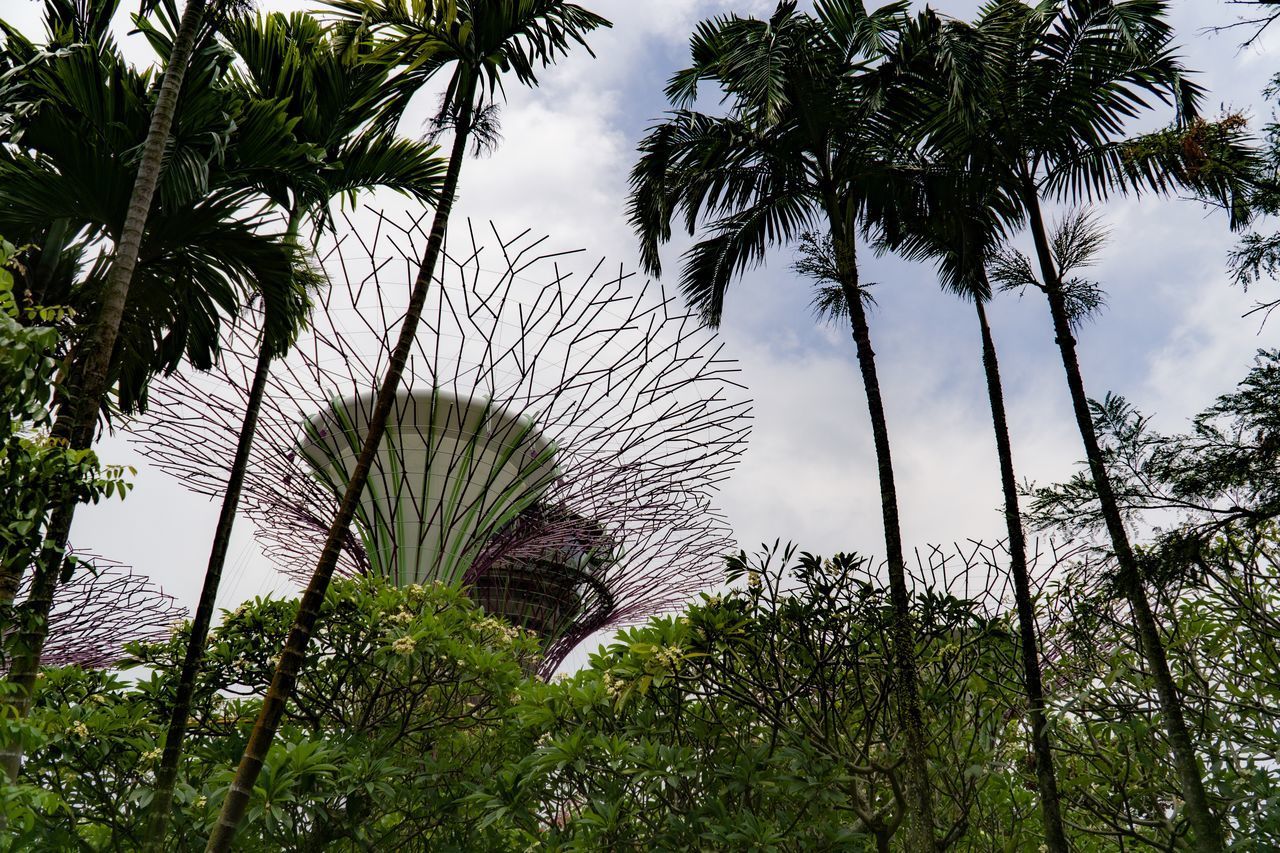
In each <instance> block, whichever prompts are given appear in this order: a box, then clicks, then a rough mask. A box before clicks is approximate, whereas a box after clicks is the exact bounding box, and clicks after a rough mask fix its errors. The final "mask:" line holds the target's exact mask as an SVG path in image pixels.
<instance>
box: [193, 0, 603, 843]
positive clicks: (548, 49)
mask: <svg viewBox="0 0 1280 853" xmlns="http://www.w3.org/2000/svg"><path fill="white" fill-rule="evenodd" d="M329 5H330V6H332V7H333V8H334V9H336V10H337V11H338V12H339V14H340V15H341V16H343V17H344V18H345V19H346V20H348V21H349V22H350V23H351V24H352V30H353V31H354V32H360V31H369V32H372V33H375V34H380V33H387V34H389V36H390V37H389V40H388V42H387V43H386V45H385V47H384V48H383V50H382V51H381V52H382V55H383V56H385V57H387V58H388V59H389V60H390V61H395V62H398V63H403V64H404V66H405V68H404V70H403V72H402V76H403V82H404V84H405V91H412V90H414V89H416V88H417V87H419V86H421V85H422V84H423V83H425V82H426V81H428V80H430V79H432V78H433V77H434V76H435V75H436V74H437V73H439V72H441V71H443V70H445V69H447V68H452V74H451V75H450V78H449V82H448V84H447V88H446V91H445V96H444V99H443V101H442V104H441V109H440V113H439V114H438V116H437V124H438V126H440V127H445V126H448V127H450V128H451V129H452V130H453V142H452V146H451V148H450V153H449V161H448V167H447V170H446V172H445V176H444V182H443V184H442V185H441V189H440V201H439V204H438V205H437V206H436V213H435V217H434V220H433V222H432V225H431V231H430V233H429V235H428V238H427V245H426V247H425V249H424V251H423V257H422V263H421V264H420V265H419V267H418V273H417V276H416V278H415V280H414V284H413V289H412V292H411V294H410V298H409V306H408V309H407V310H406V312H405V317H404V321H403V323H402V324H401V326H400V333H399V337H398V339H397V341H396V346H395V349H394V350H393V352H392V355H391V358H390V360H389V362H388V365H387V371H386V373H385V374H384V376H383V379H382V383H381V385H380V387H379V389H378V397H377V400H376V402H375V404H374V407H373V411H372V412H371V414H370V418H369V426H368V432H367V435H366V438H365V441H364V444H363V446H362V447H361V449H360V455H359V456H358V457H357V459H356V464H355V467H354V470H353V471H352V475H351V478H350V481H349V483H348V486H347V489H346V492H345V493H344V494H343V497H342V502H341V504H340V505H339V508H338V512H337V514H336V515H335V517H334V520H333V523H332V524H331V525H330V527H329V531H328V535H327V537H326V541H325V545H324V549H323V551H322V552H321V556H320V559H319V561H318V563H317V565H316V570H315V572H314V574H313V575H312V577H311V581H310V583H308V585H307V589H306V591H305V592H304V593H303V596H302V601H301V602H300V603H299V606H298V614H297V617H296V618H295V620H294V623H293V626H292V628H291V629H290V631H289V636H288V639H287V641H286V643H285V647H284V649H282V650H281V654H280V662H279V664H278V665H277V666H276V671H275V675H274V676H273V678H272V681H271V686H270V687H269V688H268V690H267V694H266V696H265V697H264V699H263V704H262V710H261V712H260V713H259V714H258V718H257V720H256V722H255V723H254V727H253V731H252V733H251V734H250V736H249V741H248V743H247V744H246V745H245V750H244V755H243V756H242V757H241V760H240V766H239V768H237V771H236V775H235V778H234V779H233V780H232V783H231V786H230V788H229V789H228V792H227V796H226V799H225V800H224V801H223V804H222V810H221V812H220V813H219V815H218V822H217V824H216V825H215V827H214V830H213V833H212V834H211V835H210V838H209V843H208V848H207V849H208V850H210V851H215V850H223V851H225V850H228V849H230V846H231V841H232V839H233V838H234V836H235V832H236V828H237V827H238V825H239V823H240V821H241V819H242V818H243V816H244V812H245V809H246V807H247V806H248V804H249V799H250V797H251V796H252V792H253V786H254V782H255V781H256V779H257V777H258V774H259V772H260V771H261V769H262V764H263V761H264V760H265V759H266V754H267V750H268V749H269V748H270V746H271V741H272V740H273V739H274V737H275V733H276V729H277V728H278V727H279V724H280V718H281V716H282V715H283V713H284V707H285V703H286V702H287V701H288V699H289V695H290V694H291V693H292V691H293V685H294V682H295V680H296V678H297V674H298V670H299V668H300V666H301V664H302V661H303V655H304V653H305V651H306V647H307V644H308V642H309V640H310V638H311V632H312V630H313V628H314V627H315V624H316V620H317V619H318V618H319V611H320V605H321V604H322V603H323V601H324V596H325V593H326V591H327V590H328V587H329V581H330V580H331V579H332V576H333V570H334V568H335V567H336V565H337V561H338V554H339V549H340V547H341V545H342V542H343V540H344V538H345V537H346V536H347V535H348V528H349V527H350V525H351V521H352V519H353V518H354V516H355V510H356V507H357V505H358V503H359V500H360V495H361V493H362V492H363V491H364V485H365V481H366V479H367V478H368V474H369V469H370V467H371V465H372V462H373V457H374V455H375V454H376V453H377V450H378V445H379V444H380V443H381V441H382V434H383V432H384V430H385V427H386V422H387V418H388V416H389V415H390V413H391V407H392V404H393V403H394V400H395V395H396V392H397V390H398V388H399V386H400V380H401V377H402V375H403V373H404V368H405V365H406V363H407V361H408V357H409V351H410V349H411V348H412V346H413V341H414V338H415V336H416V334H417V330H418V322H419V320H420V318H421V315H422V309H423V306H424V304H425V303H426V297H427V291H428V289H429V287H430V284H431V279H432V276H433V275H434V272H435V267H436V262H437V261H438V260H439V255H440V251H441V248H442V247H443V245H444V233H445V227H446V225H447V223H448V220H449V212H450V210H451V209H452V207H453V199H454V196H455V194H456V192H457V188H458V177H459V175H460V173H461V169H462V160H463V157H464V155H465V153H466V149H467V145H468V143H469V142H470V141H471V137H472V133H473V132H474V131H475V130H476V129H477V127H478V126H479V127H481V129H483V127H484V121H485V116H486V113H487V112H488V108H489V107H490V106H491V105H492V104H493V103H494V101H495V99H496V97H497V95H498V94H499V92H501V91H502V75H503V73H504V72H508V71H509V72H511V73H513V74H514V75H515V77H516V79H517V80H518V81H519V82H520V83H522V84H524V85H527V86H534V85H536V84H537V76H536V72H537V69H538V67H540V66H541V67H546V66H548V65H550V64H551V63H552V62H554V61H555V59H556V58H558V57H559V56H563V55H565V54H567V53H568V52H569V50H570V48H571V47H572V45H573V43H577V44H581V45H583V46H585V45H586V41H585V39H586V34H587V33H588V32H590V31H592V30H594V29H596V28H598V27H601V26H608V21H606V20H605V19H604V18H601V17H600V16H598V15H596V14H594V13H592V12H589V11H587V10H586V9H583V8H581V7H580V6H577V5H574V4H572V3H565V2H562V0H489V2H479V0H477V1H476V2H453V0H436V2H432V3H422V4H404V3H401V2H398V0H384V2H377V0H331V2H330V3H329Z"/></svg>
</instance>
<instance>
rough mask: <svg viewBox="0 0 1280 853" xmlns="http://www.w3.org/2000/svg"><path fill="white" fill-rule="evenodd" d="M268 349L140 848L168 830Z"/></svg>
mask: <svg viewBox="0 0 1280 853" xmlns="http://www.w3.org/2000/svg"><path fill="white" fill-rule="evenodd" d="M271 361H272V354H271V350H270V349H269V348H268V347H267V346H266V343H265V342H264V343H263V344H262V351H261V352H260V353H259V354H258V366H257V368H256V369H255V371H254V374H253V384H252V386H250V389H249V400H248V403H247V404H246V408H245V413H244V421H243V423H242V424H241V425H240V438H239V441H238V443H237V444H236V455H235V460H234V461H233V463H232V465H231V476H230V477H229V478H228V479H227V490H226V493H225V494H224V495H223V497H222V511H221V512H220V513H219V515H218V526H217V528H216V529H215V531H214V534H213V546H212V548H210V550H209V566H208V568H207V569H206V570H205V573H204V587H203V588H202V589H201V590H200V604H199V605H198V606H197V607H196V612H195V617H194V618H193V619H192V621H191V636H190V638H188V640H187V653H186V656H185V657H184V658H183V660H182V673H181V675H180V676H179V677H178V689H177V693H176V694H175V696H174V700H173V708H172V709H171V710H170V712H169V726H168V731H167V733H166V734H165V739H164V754H163V755H162V756H161V757H160V766H159V767H157V768H156V784H155V788H154V794H153V795H152V799H151V813H150V820H149V824H148V828H147V832H146V836H145V839H144V842H143V850H147V851H156V853H159V851H163V850H164V849H166V848H165V833H166V832H167V830H168V824H169V813H170V811H171V810H172V807H173V788H174V784H175V783H176V782H177V779H178V761H179V760H180V759H181V757H182V744H183V740H184V739H185V738H186V736H187V717H188V716H190V714H191V700H192V697H193V696H194V694H195V687H196V677H197V675H198V674H199V672H200V665H201V663H202V662H203V661H204V652H205V644H206V643H207V642H208V640H209V627H210V625H211V624H212V623H213V607H214V603H215V602H216V601H217V598H218V587H219V585H220V584H221V583H222V568H223V566H224V565H225V563H226V560H227V549H228V546H229V545H230V544H231V531H232V528H233V527H234V526H235V521H236V509H237V508H238V506H239V504H240V490H241V487H242V486H243V485H244V475H245V471H246V469H247V468H248V466H249V452H250V451H251V450H252V449H253V437H254V433H255V432H256V431H257V428H258V413H259V412H260V411H261V409H262V398H263V395H264V393H265V391H266V388H267V378H268V376H269V375H270V374H271Z"/></svg>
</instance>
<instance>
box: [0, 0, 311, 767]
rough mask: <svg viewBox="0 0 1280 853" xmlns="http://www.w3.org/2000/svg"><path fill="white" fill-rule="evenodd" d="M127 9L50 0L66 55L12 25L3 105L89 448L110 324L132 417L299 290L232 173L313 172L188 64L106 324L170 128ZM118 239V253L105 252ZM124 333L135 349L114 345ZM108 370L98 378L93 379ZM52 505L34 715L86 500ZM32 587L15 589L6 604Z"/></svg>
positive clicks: (4, 174) (113, 362)
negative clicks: (134, 44)
mask: <svg viewBox="0 0 1280 853" xmlns="http://www.w3.org/2000/svg"><path fill="white" fill-rule="evenodd" d="M114 8H115V4H114V3H111V2H110V0H95V2H90V3H80V2H72V0H48V3H47V7H46V21H47V25H48V29H49V35H50V40H49V41H50V43H49V47H52V48H56V49H54V50H40V49H38V48H36V47H35V46H34V45H32V44H31V43H30V42H28V41H27V40H26V39H25V38H23V37H22V36H21V35H20V34H19V33H17V32H16V31H15V30H13V29H12V28H10V27H8V26H5V27H4V31H5V38H6V50H7V52H8V53H9V55H10V56H11V57H12V58H13V60H14V61H15V67H14V69H13V70H12V71H11V73H10V74H9V75H8V76H7V77H6V79H5V86H4V90H3V92H0V114H2V115H0V122H3V123H4V125H5V126H6V128H7V131H8V134H7V144H6V145H5V146H4V147H3V149H0V221H2V222H3V225H0V227H3V228H5V230H6V231H7V232H8V233H10V234H14V235H15V236H18V237H19V239H21V240H23V242H29V243H33V244H34V245H35V246H36V247H37V248H36V249H35V250H34V252H33V257H32V259H31V263H29V264H27V265H26V267H25V270H24V273H23V276H22V278H23V280H22V282H21V285H22V286H23V287H24V289H27V290H30V291H31V292H32V294H33V298H39V299H40V300H41V301H43V302H46V303H51V304H64V305H69V306H71V307H72V308H74V309H76V311H77V312H78V315H79V317H80V318H83V320H84V322H83V323H81V324H79V325H78V326H76V327H74V328H73V329H72V333H71V334H70V335H69V336H68V338H67V340H69V341H70V349H69V351H68V352H66V353H64V357H65V358H66V359H67V360H68V361H69V362H70V363H71V370H70V376H69V378H68V381H67V382H66V383H65V385H64V390H63V391H62V392H60V393H59V395H58V396H57V397H56V398H55V403H56V407H57V410H58V421H57V423H56V424H55V430H54V435H55V436H56V437H58V438H60V439H62V440H65V441H68V442H69V443H70V445H71V446H72V447H77V446H80V447H83V446H86V445H87V443H88V442H89V440H90V439H91V437H92V436H91V433H92V431H93V426H94V425H95V424H96V421H97V417H98V412H99V409H100V408H107V410H108V411H110V409H109V408H108V406H107V403H108V401H107V399H106V397H105V394H104V393H98V394H96V395H89V402H87V403H86V402H85V400H86V396H85V394H84V393H82V392H83V391H84V389H85V388H86V387H89V386H86V385H85V383H84V381H83V379H84V376H85V375H86V374H85V373H84V370H85V369H86V368H85V367H84V365H86V364H87V363H88V361H92V360H93V359H96V356H91V355H90V354H89V353H90V351H91V350H93V348H94V347H95V346H97V345H98V344H99V343H100V342H101V341H102V335H103V334H105V333H106V332H104V331H103V330H104V329H105V328H106V326H112V325H114V332H112V334H113V335H115V337H114V338H113V340H112V342H111V347H110V350H111V352H110V353H109V356H110V357H109V358H108V360H107V362H106V365H105V368H103V369H104V370H105V373H102V374H101V376H100V377H99V378H101V379H102V381H103V382H105V383H106V385H107V386H114V388H115V389H116V391H117V393H116V394H115V395H114V398H115V399H114V403H115V404H116V405H118V406H119V407H120V408H121V409H122V410H128V409H129V408H132V407H134V406H138V405H141V404H143V403H144V402H145V389H146V382H147V380H148V378H149V377H150V376H151V375H154V373H155V372H157V371H160V370H169V369H173V368H174V367H176V366H177V364H178V362H179V361H181V360H182V359H183V358H184V357H186V358H188V359H190V360H191V361H192V362H193V363H195V364H196V365H197V366H200V365H203V366H208V365H210V364H211V363H212V359H213V358H214V357H215V355H216V352H217V328H218V324H219V316H220V314H222V313H228V314H230V313H234V312H235V311H236V310H238V308H239V306H240V305H241V304H242V303H243V302H244V301H246V299H247V298H248V294H249V292H250V290H251V289H252V284H251V283H252V282H257V281H280V280H286V279H287V277H288V274H289V270H290V268H291V265H292V260H293V252H292V249H291V248H290V246H289V244H288V243H287V242H286V241H285V240H283V239H282V238H281V236H280V235H272V234H269V233H266V232H265V230H264V229H263V227H262V226H263V221H262V218H261V216H259V215H258V214H257V213H255V212H253V211H252V207H251V205H252V203H253V201H254V198H255V195H256V194H255V192H254V191H253V190H252V189H249V188H246V187H245V186H244V185H243V183H237V182H236V181H235V180H233V179H232V176H233V172H234V171H235V170H236V169H237V168H239V166H240V165H242V163H241V162H240V161H243V160H245V159H248V160H252V161H254V162H257V163H258V164H260V166H261V167H262V168H281V169H289V168H295V167H297V166H298V165H301V163H303V162H304V160H305V158H304V157H303V156H301V152H300V151H299V149H298V146H296V144H295V143H294V141H293V139H292V136H291V134H290V133H289V132H288V128H287V126H286V124H285V123H284V122H283V116H282V115H281V114H280V113H279V112H278V111H272V110H269V109H245V110H238V111H237V110H233V109H230V108H229V107H230V106H231V105H229V104H227V103H226V101H225V98H224V97H223V96H222V94H221V92H220V90H219V89H218V87H216V86H215V85H213V84H214V82H215V81H216V80H217V78H218V76H219V74H220V73H221V71H220V70H219V66H218V64H217V62H216V61H215V57H214V56H213V55H212V54H210V53H208V52H200V53H199V54H197V55H196V57H195V61H194V62H188V61H187V60H184V61H183V63H182V66H183V70H184V71H185V73H186V74H188V75H189V76H192V77H193V78H194V79H196V81H197V83H198V85H195V86H193V87H191V89H190V90H188V91H187V93H186V94H185V95H184V96H183V97H181V98H179V97H178V96H177V94H176V92H173V91H168V93H167V94H164V93H165V92H166V91H167V90H166V88H165V86H163V85H162V86H161V87H160V89H161V94H163V95H164V100H163V101H158V102H157V103H158V104H159V106H158V107H157V110H160V111H161V112H167V113H169V114H170V115H169V116H168V118H166V119H164V121H163V122H162V124H163V125H166V127H164V128H162V129H163V130H164V138H162V139H161V142H164V141H165V139H168V140H169V142H168V145H167V147H168V156H169V160H170V163H171V165H170V167H169V168H167V169H165V171H164V174H163V175H162V176H157V179H156V181H155V182H154V183H155V185H156V187H158V188H159V192H158V193H156V192H152V193H151V195H154V196H155V198H154V204H151V203H148V210H144V211H143V213H146V214H147V215H148V217H149V219H148V223H147V227H146V230H145V233H144V234H143V235H142V237H141V238H140V240H141V241H140V246H141V249H140V252H139V253H138V254H137V257H135V258H134V263H132V264H131V265H130V264H128V263H126V266H128V267H129V272H130V276H129V278H130V283H131V285H132V289H131V290H130V291H129V293H128V299H129V306H128V307H129V310H128V311H126V312H125V313H124V314H122V315H121V317H120V318H119V321H118V322H114V323H107V324H106V326H104V324H103V323H102V322H101V317H102V306H103V304H104V302H106V301H108V299H107V297H106V296H105V295H104V294H106V293H108V292H114V291H112V287H111V282H112V281H115V280H116V279H118V276H119V275H120V273H118V272H117V271H116V266H117V265H116V263H115V258H116V256H117V255H119V254H120V247H121V246H123V245H124V243H125V242H126V240H125V237H124V236H123V235H124V234H125V232H126V231H128V229H129V228H130V227H132V225H136V219H137V216H138V215H139V214H138V210H137V209H136V208H137V205H136V204H134V202H135V201H137V198H136V196H137V182H136V180H135V177H136V176H135V171H136V169H135V165H134V162H135V161H134V160H133V156H134V151H135V150H136V148H137V146H138V142H139V140H141V139H142V138H143V137H144V136H146V135H147V134H153V131H155V128H156V127H157V125H156V120H157V119H156V116H155V112H156V110H153V109H152V108H151V104H152V103H153V89H154V87H153V86H152V78H151V76H150V74H148V73H139V72H137V71H136V70H134V69H132V68H131V67H130V66H129V65H128V64H127V63H126V62H125V61H124V60H123V59H122V57H121V56H120V54H119V51H118V50H117V49H116V47H115V45H114V43H113V42H112V40H111V38H110V34H109V26H110V18H111V12H112V10H113V9H114ZM188 23H190V22H189V21H188ZM177 29H179V30H180V28H177ZM178 46H179V47H181V45H180V44H179V45H178ZM170 58H172V57H170ZM187 59H191V56H190V51H188V57H187ZM168 65H169V66H172V65H173V63H172V62H169V63H168ZM187 66H190V68H189V69H188V68H187ZM170 82H172V81H170ZM169 88H170V89H172V86H170V87H169ZM159 97H160V95H155V98H159ZM170 102H172V103H170ZM160 107H163V109H160ZM175 117H176V119H175ZM162 118H163V116H162ZM233 129H234V131H235V132H234V134H233V133H232V131H233ZM255 146H256V147H257V150H256V152H255V153H253V154H252V155H250V154H249V149H251V148H253V147H255ZM144 189H145V188H144ZM154 189H155V187H153V190H154ZM246 207H249V208H250V209H249V212H247V213H246ZM131 217H132V218H131ZM131 223H132V225H131ZM130 240H132V238H130ZM108 242H109V243H111V244H114V245H115V246H116V250H115V251H114V252H113V251H111V250H109V249H104V248H103V246H104V245H105V244H106V243H108ZM94 252H97V253H98V254H97V258H96V260H95V259H92V258H91V255H92V254H93V253H94ZM127 260H128V259H127V258H126V261H127ZM113 277H114V278H113ZM116 283H117V284H118V281H116ZM263 293H264V297H265V302H266V306H267V309H268V310H267V316H268V318H269V326H270V328H271V331H272V334H273V335H279V334H281V333H282V326H287V324H288V322H290V321H289V320H288V317H289V315H290V314H291V313H295V311H296V308H297V302H296V300H291V297H290V295H289V294H287V293H281V292H279V291H264V292H263ZM108 313H110V312H108ZM121 328H123V329H125V331H126V334H125V335H124V336H123V337H120V336H119V335H116V334H115V333H117V332H119V331H120V329H121ZM107 331H110V330H109V329H108V330H107ZM94 365H97V363H96V361H95V362H94ZM100 366H101V365H97V366H93V369H92V370H91V371H89V373H90V374H92V375H91V376H90V379H92V382H97V381H98V379H97V378H93V377H98V376H99V374H98V373H97V372H96V371H98V367H100ZM90 384H92V383H90ZM77 389H78V390H77ZM86 407H87V408H88V409H90V410H91V411H90V414H89V415H88V416H87V417H88V418H89V421H90V427H89V429H88V432H84V431H80V432H77V434H76V435H75V436H74V437H73V436H71V433H70V432H69V430H70V429H71V427H72V426H73V425H75V424H76V423H77V421H76V417H78V415H76V414H75V413H76V411H77V410H78V409H84V408H86ZM59 424H60V426H59ZM72 438H74V439H75V440H74V441H73V440H71V439H72ZM77 442H79V445H77ZM49 507H50V511H49V513H48V514H47V517H48V521H47V524H46V526H45V535H44V539H45V542H46V547H45V548H44V550H43V552H42V554H41V555H40V558H39V559H38V561H37V564H36V574H35V577H34V579H33V583H32V585H31V592H30V594H29V596H28V599H27V601H26V602H25V603H24V604H23V606H22V617H23V618H22V625H21V628H20V630H19V632H18V641H19V642H18V650H17V654H16V655H15V662H14V665H13V667H12V668H11V670H10V675H9V681H10V682H11V683H12V684H14V685H15V686H16V687H17V690H16V691H15V702H14V704H15V706H16V708H17V711H18V713H19V714H25V713H26V710H27V707H28V705H29V700H30V692H31V687H32V685H33V684H34V679H35V674H36V671H37V669H38V666H39V660H40V654H41V650H42V648H43V644H44V638H45V627H44V626H45V621H46V619H45V617H46V616H47V614H48V608H49V606H50V604H51V601H52V595H53V591H54V589H55V588H56V586H57V583H58V578H59V575H60V574H61V572H62V569H63V561H64V558H63V552H64V548H65V543H66V538H67V533H68V531H69V528H70V523H71V517H72V513H73V512H74V503H73V502H71V501H70V500H67V499H63V498H62V497H61V496H55V497H54V498H53V499H52V500H50V502H49ZM17 579H18V578H16V577H15V578H10V577H6V578H4V579H3V580H4V583H3V584H0V586H2V587H3V589H4V590H5V591H6V592H5V594H6V596H8V595H10V593H9V592H8V590H10V589H13V588H14V584H13V583H10V581H16V580H17ZM19 756H20V749H19V748H18V747H16V745H13V744H6V750H5V752H4V756H3V762H4V766H5V769H6V770H7V771H9V772H10V774H12V773H14V772H16V769H17V763H18V760H19Z"/></svg>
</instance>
